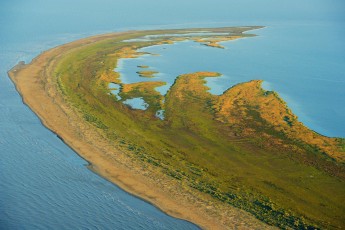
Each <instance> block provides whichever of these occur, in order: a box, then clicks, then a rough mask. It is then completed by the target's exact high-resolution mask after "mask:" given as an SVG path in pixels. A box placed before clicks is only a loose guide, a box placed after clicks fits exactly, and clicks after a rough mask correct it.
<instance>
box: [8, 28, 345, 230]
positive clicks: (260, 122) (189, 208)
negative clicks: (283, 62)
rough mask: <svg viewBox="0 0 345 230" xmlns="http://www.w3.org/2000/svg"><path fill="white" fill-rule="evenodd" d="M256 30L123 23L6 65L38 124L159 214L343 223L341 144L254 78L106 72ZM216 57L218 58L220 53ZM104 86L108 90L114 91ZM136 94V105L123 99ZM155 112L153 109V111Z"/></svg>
mask: <svg viewBox="0 0 345 230" xmlns="http://www.w3.org/2000/svg"><path fill="white" fill-rule="evenodd" d="M259 28H261V27H259V26H246V27H224V28H198V29H172V30H151V31H128V32H121V33H112V34H105V35H98V36H93V37H89V38H85V39H81V40H78V41H74V42H71V43H67V44H64V45H61V46H58V47H56V48H53V49H50V50H48V51H45V52H43V53H42V54H40V55H39V56H38V57H36V58H35V59H33V60H32V62H31V63H29V64H24V63H19V64H18V65H17V66H15V67H13V69H11V70H10V71H9V76H10V78H11V79H12V81H13V82H14V83H15V85H16V88H17V90H18V92H19V93H20V94H21V95H22V97H23V101H24V102H25V103H26V104H27V105H28V106H29V107H30V108H31V109H32V110H33V111H34V112H35V113H36V114H37V115H38V116H39V117H40V119H41V121H42V122H43V124H44V125H45V126H46V127H48V128H49V129H51V130H52V131H53V132H55V133H56V134H57V135H58V137H59V138H61V139H62V140H63V141H64V142H65V143H66V144H68V145H69V146H70V147H71V148H73V149H74V150H75V151H76V152H77V153H78V154H79V155H80V156H81V157H83V158H84V159H85V160H87V161H88V162H89V163H90V165H89V168H90V169H91V170H93V171H94V172H96V173H98V174H99V175H101V176H103V177H104V178H106V179H108V180H110V181H112V182H113V183H115V184H117V185H119V186H120V187H121V188H123V189H124V190H126V191H128V192H129V193H132V194H133V195H136V196H139V197H141V198H143V199H145V200H147V201H148V202H150V203H152V204H154V205H155V206H157V207H159V208H160V209H161V210H163V211H164V212H166V213H168V214H169V215H172V216H175V217H177V218H181V219H185V220H188V221H191V222H193V223H196V224H197V225H199V226H200V227H201V228H205V229H235V228H239V229H270V228H272V229H273V228H276V227H278V228H283V229H286V228H293V229H315V228H327V229H338V228H344V227H345V224H344V221H343V217H344V216H345V205H344V202H343V201H344V198H345V197H344V194H345V183H344V180H345V167H344V161H345V140H344V139H342V138H330V137H325V136H322V135H320V134H318V133H316V132H314V131H312V130H310V129H308V128H307V127H305V126H304V125H303V124H302V123H301V122H299V121H298V118H297V117H296V116H295V115H294V114H293V112H292V111H291V110H290V109H289V108H288V107H287V105H286V104H285V102H284V101H283V100H282V99H281V98H280V97H279V95H278V94H277V93H275V92H272V91H266V90H264V89H262V88H261V83H262V81H261V80H255V79H253V80H252V81H250V82H244V83H241V84H238V85H235V86H233V87H232V88H230V89H228V90H227V91H225V92H224V93H223V94H222V95H219V96H217V95H212V94H211V93H209V92H208V88H207V87H206V86H205V78H206V77H219V76H220V75H221V73H215V72H196V73H186V74H183V75H180V76H176V80H175V83H174V84H173V86H172V87H171V88H170V89H169V91H168V93H167V94H166V95H161V94H160V93H159V92H158V91H156V90H155V88H156V87H159V86H162V85H165V84H166V83H165V82H163V81H145V80H146V79H147V78H150V79H151V78H152V77H153V79H155V78H154V74H156V73H157V72H155V71H151V70H149V69H148V68H149V66H141V68H145V70H142V71H140V72H139V73H138V74H140V75H141V76H142V79H143V81H142V82H137V83H132V84H125V83H123V82H121V78H120V75H119V73H117V72H115V71H114V69H115V67H116V66H117V63H118V60H119V59H121V58H136V57H138V56H140V55H143V54H144V53H141V52H138V49H140V48H143V47H148V46H152V45H159V44H172V43H175V42H180V41H183V40H192V41H195V42H198V43H200V45H206V46H209V47H215V48H224V47H223V46H221V45H219V42H224V41H231V40H235V39H241V38H243V37H252V36H255V35H254V34H249V33H247V32H248V31H250V30H253V29H259ZM220 61H221V60H220ZM110 84H117V85H118V86H119V93H118V95H114V94H113V93H111V90H110V87H109V85H110ZM134 98H141V99H142V100H144V101H145V103H147V105H148V107H147V109H145V110H140V109H133V108H131V107H130V106H127V105H126V104H124V103H123V102H124V101H125V100H128V99H134ZM162 111H163V113H164V117H158V116H157V112H162Z"/></svg>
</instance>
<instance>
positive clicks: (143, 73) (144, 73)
mask: <svg viewBox="0 0 345 230" xmlns="http://www.w3.org/2000/svg"><path fill="white" fill-rule="evenodd" d="M157 73H158V72H157V71H153V70H145V71H138V72H137V74H138V75H139V76H140V77H147V78H153V77H155V74H157Z"/></svg>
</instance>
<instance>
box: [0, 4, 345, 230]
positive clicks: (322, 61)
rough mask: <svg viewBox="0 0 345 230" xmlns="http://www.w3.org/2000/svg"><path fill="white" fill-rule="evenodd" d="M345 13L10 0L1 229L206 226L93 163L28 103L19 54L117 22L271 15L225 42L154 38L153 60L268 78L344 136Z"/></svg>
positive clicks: (2, 15) (318, 8) (4, 40)
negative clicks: (117, 181) (174, 214)
mask: <svg viewBox="0 0 345 230" xmlns="http://www.w3.org/2000/svg"><path fill="white" fill-rule="evenodd" d="M344 19H345V7H344V3H343V1H342V0H327V1H324V0H300V1H297V0H292V1H288V2H283V3H282V2H280V1H275V0H262V1H260V2H259V1H256V0H243V1H240V2H239V1H232V0H202V1H196V0H189V1H185V0H175V1H170V0H159V1H158V0H116V1H111V0H98V1H94V0H75V1H67V0H60V1H53V0H12V1H1V2H0V159H1V160H0V229H48V228H49V229H195V228H196V226H195V225H193V224H190V223H187V222H185V221H180V220H177V219H174V218H171V217H169V216H167V215H165V214H163V213H162V212H161V211H159V210H158V209H156V208H155V207H153V206H151V205H149V204H147V203H146V202H144V201H142V200H139V199H137V198H135V197H133V196H131V195H129V194H127V193H125V192H123V191H122V190H120V189H119V188H118V187H116V186H114V185H112V184H111V183H109V182H107V181H106V180H104V179H102V178H100V177H99V176H97V175H95V174H94V173H92V172H90V171H89V170H88V169H87V168H86V164H87V162H85V161H84V160H82V159H80V158H79V157H78V156H77V155H76V153H74V152H73V151H72V150H71V149H70V148H68V147H67V146H66V145H65V144H64V143H63V142H61V140H60V139H58V138H57V137H56V136H55V135H54V134H52V133H51V132H50V131H48V130H47V129H46V128H45V127H43V126H42V124H41V123H40V121H39V120H38V118H37V117H36V116H35V115H34V114H33V113H32V112H31V111H30V109H29V108H28V107H27V106H25V105H24V104H23V103H22V101H21V98H20V96H19V95H18V93H17V92H16V90H15V88H14V86H13V84H12V83H11V81H10V80H9V79H8V77H7V73H6V72H7V71H8V70H9V69H10V68H11V67H12V66H14V65H15V64H16V63H17V62H19V61H21V60H24V61H26V62H29V61H30V60H31V59H32V58H33V57H35V56H36V55H38V54H39V53H40V52H42V51H44V50H46V49H49V48H52V47H54V46H56V45H59V44H63V43H66V42H69V41H72V40H75V39H78V38H82V37H86V36H89V35H93V34H99V33H105V32H111V31H124V30H131V29H157V28H184V27H188V28H191V27H219V26H237V25H239V26H243V25H264V26H267V28H265V29H263V30H258V31H255V33H257V34H258V35H259V36H258V37H255V38H248V39H243V40H239V41H234V42H229V43H226V44H225V45H226V46H227V48H228V49H226V50H224V51H222V50H216V49H211V48H208V47H201V46H196V47H190V45H191V46H193V45H195V44H188V43H179V44H176V45H175V46H169V47H168V48H167V49H166V50H165V51H163V50H154V49H160V47H152V48H148V49H149V50H150V49H153V50H152V52H153V51H157V52H161V53H162V54H164V55H163V56H162V59H160V61H158V60H157V61H156V62H157V63H150V64H149V65H150V66H153V67H155V68H157V69H159V71H160V72H162V73H164V74H167V75H171V76H176V75H177V74H180V73H184V72H192V71H195V70H200V67H203V68H204V69H205V70H208V71H220V72H222V73H223V74H224V77H222V78H218V79H214V80H213V81H209V82H208V84H209V85H211V86H214V87H212V88H214V89H216V88H217V89H219V90H218V91H222V90H223V88H222V87H224V88H226V87H228V86H229V85H232V84H235V83H237V82H241V81H246V80H249V79H264V80H265V82H266V84H265V87H266V88H272V89H274V90H276V91H277V92H278V93H280V94H281V95H282V96H283V98H284V99H286V100H287V101H288V103H289V105H290V106H291V107H292V108H293V110H294V111H295V112H296V113H297V115H298V116H299V117H300V118H301V120H302V121H303V122H305V123H306V124H307V125H308V126H310V127H312V128H313V129H315V130H317V131H318V132H321V133H323V134H325V135H330V136H345V122H344V114H345V106H344V104H345V103H344V98H345V90H344V88H345V85H344V84H345V83H344V73H345V57H344V53H345V52H344V51H345V47H344V45H343V36H344V35H345V29H344ZM186 46H188V47H187V48H188V49H189V50H191V52H190V53H187V54H186V52H185V51H184V50H185V48H186ZM182 54H183V55H184V58H183V59H182V58H181V59H176V57H177V56H180V55H182ZM186 55H189V56H186ZM212 57H213V58H212ZM166 58H167V59H166ZM169 58H172V59H169ZM217 58H224V62H219V61H217ZM213 59H214V60H213ZM164 60H165V61H164ZM183 60H184V61H183ZM147 61H148V62H151V61H152V62H155V61H154V60H151V61H150V60H149V59H147ZM158 62H162V63H158ZM163 62H166V63H163ZM169 63H170V64H172V63H173V64H172V65H170V64H169ZM126 65H127V64H124V67H126ZM177 67H178V68H177ZM214 93H219V92H214Z"/></svg>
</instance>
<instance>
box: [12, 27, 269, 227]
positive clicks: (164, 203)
mask: <svg viewBox="0 0 345 230" xmlns="http://www.w3.org/2000/svg"><path fill="white" fill-rule="evenodd" d="M128 33H131V32H123V33H111V34H106V35H98V36H93V37H89V38H84V39H81V40H78V41H74V42H70V43H67V44H64V45H61V46H58V47H55V48H52V49H50V50H47V51H45V52H43V53H42V54H40V55H39V56H38V57H36V58H34V59H33V60H32V61H31V63H30V64H27V65H23V63H21V64H19V65H17V66H15V67H13V68H12V69H11V70H10V71H9V72H8V75H9V77H10V78H11V80H12V82H13V83H14V84H15V87H16V90H17V91H18V92H19V93H20V95H21V97H22V100H23V103H24V104H26V105H28V107H29V108H30V109H31V110H32V111H33V112H34V113H35V114H36V115H37V116H38V117H39V118H40V120H41V122H42V124H43V125H44V126H45V127H47V128H48V129H50V130H51V131H52V132H54V133H55V134H56V135H57V136H58V137H59V138H60V139H62V141H63V142H64V143H66V144H67V145H68V146H70V147H71V148H72V149H73V150H74V151H75V152H76V153H77V154H78V155H79V156H81V157H82V158H83V159H84V160H86V161H87V162H89V164H90V165H91V168H92V171H94V172H95V173H97V174H99V175H100V176H102V177H104V178H106V179H107V180H109V181H111V182H112V183H115V184H116V185H117V186H119V187H120V188H122V189H123V190H125V191H126V192H128V193H130V194H132V195H134V196H136V197H139V198H141V199H143V200H145V201H146V202H148V203H150V204H153V205H154V206H156V207H158V208H159V209H160V210H162V211H163V212H165V213H166V214H168V215H170V216H173V217H176V218H179V219H183V220H186V221H189V222H192V223H196V224H197V225H198V226H200V227H201V228H206V229H225V228H228V227H231V226H225V225H224V224H222V221H220V220H221V219H222V218H221V217H218V219H217V218H215V217H214V215H211V214H210V213H212V211H213V210H200V209H202V208H203V207H201V206H200V204H194V203H193V200H192V199H193V197H192V194H178V192H175V194H173V193H171V192H172V191H169V189H170V190H171V188H167V187H164V186H163V185H159V186H160V187H159V186H158V187H159V188H157V182H156V183H153V182H154V181H155V179H154V178H150V175H148V176H147V175H146V176H145V175H142V174H140V170H141V168H140V166H138V165H135V164H136V163H135V162H132V161H131V159H129V158H128V157H126V156H124V154H122V153H120V152H119V151H118V150H114V148H112V146H108V143H107V142H106V141H104V140H102V135H101V134H100V133H98V132H97V131H95V130H92V127H91V125H89V124H84V123H83V124H76V123H74V122H73V120H74V121H78V118H79V117H78V115H77V114H76V113H75V111H74V110H73V109H71V108H69V106H68V105H67V104H66V103H65V104H64V100H63V98H61V96H59V95H58V93H57V92H56V89H54V82H51V79H49V77H50V76H49V70H50V68H51V67H52V66H53V65H54V63H55V62H56V61H57V60H58V59H59V58H60V57H61V55H62V54H63V53H64V52H68V50H72V49H77V48H78V47H82V46H84V45H87V44H90V43H93V42H97V41H100V40H105V39H111V38H113V37H115V36H120V35H124V34H128ZM52 95H54V97H52ZM81 123H82V122H81ZM78 132H82V135H81V134H80V133H78ZM90 136H92V138H91V139H90ZM87 138H88V139H87ZM85 139H86V140H85ZM91 140H92V142H90V141H91ZM94 143H97V146H95V145H94ZM108 151H111V152H112V153H114V151H116V157H118V159H113V157H111V158H110V157H109V155H107V152H108ZM95 153H96V154H95ZM159 179H161V180H162V181H163V182H166V181H168V180H169V179H167V178H159ZM171 183H174V182H171ZM153 186H155V187H153ZM176 188H178V185H177V184H176ZM171 195H173V196H172V197H171ZM211 208H212V207H211ZM213 208H218V207H213ZM227 208H228V209H229V210H230V211H231V212H233V213H232V215H233V217H232V219H233V220H234V226H233V227H237V228H241V229H250V228H251V227H250V226H251V225H250V224H249V225H248V223H249V222H252V223H255V224H259V225H260V226H261V228H268V227H270V226H267V225H265V224H263V223H261V222H260V221H258V220H257V219H255V218H254V217H253V216H252V215H250V214H247V213H245V212H244V211H242V210H238V209H236V208H233V207H230V206H227ZM237 218H239V219H240V221H243V220H242V219H243V218H244V219H246V220H248V223H241V222H240V223H237V222H236V219H237ZM261 224H262V225H261Z"/></svg>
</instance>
